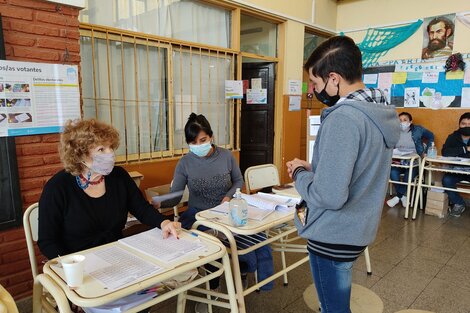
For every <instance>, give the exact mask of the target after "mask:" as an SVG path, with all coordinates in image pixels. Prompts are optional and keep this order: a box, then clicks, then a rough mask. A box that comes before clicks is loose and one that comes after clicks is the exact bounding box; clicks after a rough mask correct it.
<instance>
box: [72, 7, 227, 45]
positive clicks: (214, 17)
mask: <svg viewBox="0 0 470 313" xmlns="http://www.w3.org/2000/svg"><path fill="white" fill-rule="evenodd" d="M80 20H81V21H82V22H86V23H91V24H97V25H104V26H110V27H114V28H120V29H126V30H132V31H137V32H142V33H146V34H152V35H158V36H163V37H168V38H174V39H179V40H184V41H192V42H197V43H203V44H207V45H213V46H219V47H224V48H228V47H230V26H231V13H230V11H228V10H224V9H221V8H217V7H213V6H210V5H206V4H203V3H201V2H197V1H194V0H141V1H135V0H99V1H97V0H95V1H88V4H87V8H86V9H85V10H84V11H83V12H82V13H81V14H80Z"/></svg>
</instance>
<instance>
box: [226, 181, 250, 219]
mask: <svg viewBox="0 0 470 313" xmlns="http://www.w3.org/2000/svg"><path fill="white" fill-rule="evenodd" d="M229 207H230V213H229V217H228V219H229V221H230V224H231V225H232V226H235V227H240V226H243V225H246V222H247V219H248V204H247V203H246V201H245V199H243V198H242V193H241V192H240V188H237V191H236V192H235V195H234V197H233V199H232V200H230V203H229Z"/></svg>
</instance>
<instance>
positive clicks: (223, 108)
mask: <svg viewBox="0 0 470 313" xmlns="http://www.w3.org/2000/svg"><path fill="white" fill-rule="evenodd" d="M80 42H81V58H82V60H81V75H82V83H81V87H82V100H83V105H82V112H83V117H84V118H97V119H99V120H102V121H105V122H108V123H110V124H112V125H114V126H115V127H116V128H117V129H118V130H119V131H120V135H121V146H120V147H119V149H118V150H117V151H116V155H117V160H118V161H119V162H132V161H141V160H149V159H156V158H164V157H173V156H176V155H181V154H183V153H185V152H187V145H186V142H185V140H184V125H185V123H186V120H187V118H188V117H189V114H190V113H191V112H196V113H198V114H204V115H205V116H206V117H207V118H208V120H209V122H210V123H211V126H212V128H213V130H214V139H215V142H216V143H217V144H218V145H221V146H223V147H225V148H228V149H231V148H233V147H234V130H233V129H234V103H233V100H226V99H225V89H224V86H225V80H227V79H234V78H235V70H234V68H235V55H234V53H233V52H228V51H227V50H226V49H222V50H217V49H213V48H202V47H192V46H191V45H188V44H185V45H182V44H181V43H180V44H173V43H172V42H171V41H165V42H163V41H161V40H157V39H155V38H154V37H153V36H148V37H147V36H145V35H144V34H139V35H137V34H132V33H130V32H128V31H127V32H125V33H124V32H123V33H120V32H119V30H107V29H106V28H102V27H99V28H98V29H95V28H93V27H87V28H86V29H81V39H80Z"/></svg>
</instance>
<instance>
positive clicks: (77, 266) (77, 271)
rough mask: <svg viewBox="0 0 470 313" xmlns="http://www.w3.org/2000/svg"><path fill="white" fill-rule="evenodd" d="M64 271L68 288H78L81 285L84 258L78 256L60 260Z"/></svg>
mask: <svg viewBox="0 0 470 313" xmlns="http://www.w3.org/2000/svg"><path fill="white" fill-rule="evenodd" d="M60 263H61V264H62V268H63V269H64V274H65V281H66V282H67V285H69V287H78V286H80V285H81V284H82V283H83V272H84V265H85V256H84V255H80V254H73V255H68V256H65V257H62V258H60Z"/></svg>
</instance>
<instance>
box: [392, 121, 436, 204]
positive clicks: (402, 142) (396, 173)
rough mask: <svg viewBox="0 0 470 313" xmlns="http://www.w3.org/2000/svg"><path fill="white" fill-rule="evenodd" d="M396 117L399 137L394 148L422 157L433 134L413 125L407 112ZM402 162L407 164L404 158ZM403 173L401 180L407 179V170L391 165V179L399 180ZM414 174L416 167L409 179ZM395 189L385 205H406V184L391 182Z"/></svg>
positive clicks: (405, 180)
mask: <svg viewBox="0 0 470 313" xmlns="http://www.w3.org/2000/svg"><path fill="white" fill-rule="evenodd" d="M398 117H399V118H400V127H401V132H400V139H399V140H398V143H397V145H396V147H395V148H396V149H398V150H402V151H410V152H413V153H417V154H418V155H419V156H420V157H424V156H425V154H426V153H427V151H428V147H429V146H430V145H431V143H432V142H434V134H433V133H432V132H431V131H429V130H427V129H426V128H424V127H422V126H419V125H414V124H413V117H412V116H411V114H410V113H408V112H401V113H400V114H399V115H398ZM423 140H426V141H427V144H428V145H427V146H426V145H425V144H424V143H423ZM402 162H403V163H404V164H403V165H407V164H409V163H406V162H408V161H406V162H405V160H402ZM402 174H403V175H404V177H403V181H404V182H407V181H408V175H409V170H408V169H407V168H403V167H395V166H392V169H391V170H390V179H391V180H392V181H400V176H401V175H402ZM416 175H418V168H417V167H415V168H413V173H412V177H411V179H412V180H413V179H414V178H415V177H416ZM393 186H394V187H395V191H396V196H395V197H393V198H391V199H389V200H388V201H387V205H388V206H389V207H391V208H393V207H394V206H395V205H397V204H398V202H400V201H401V204H402V206H403V207H406V205H407V203H408V199H407V197H406V196H405V193H406V185H402V184H393Z"/></svg>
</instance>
